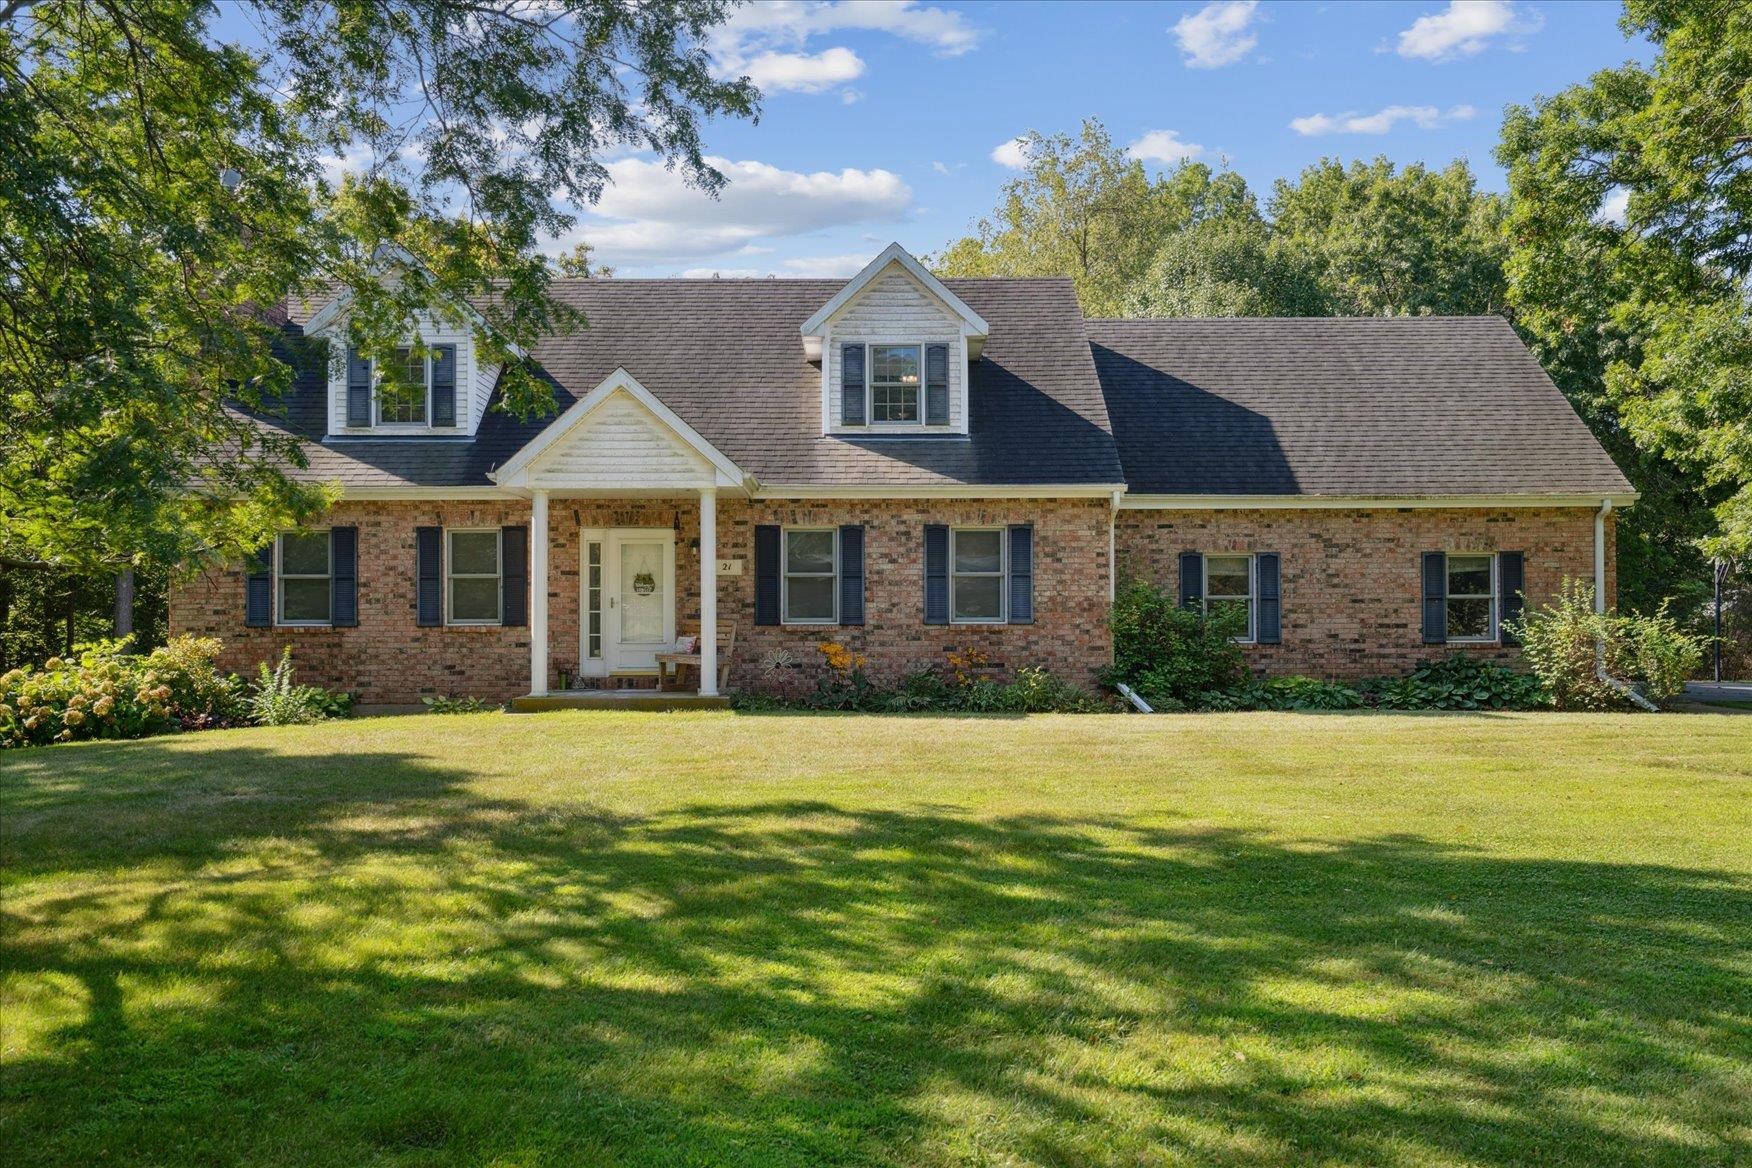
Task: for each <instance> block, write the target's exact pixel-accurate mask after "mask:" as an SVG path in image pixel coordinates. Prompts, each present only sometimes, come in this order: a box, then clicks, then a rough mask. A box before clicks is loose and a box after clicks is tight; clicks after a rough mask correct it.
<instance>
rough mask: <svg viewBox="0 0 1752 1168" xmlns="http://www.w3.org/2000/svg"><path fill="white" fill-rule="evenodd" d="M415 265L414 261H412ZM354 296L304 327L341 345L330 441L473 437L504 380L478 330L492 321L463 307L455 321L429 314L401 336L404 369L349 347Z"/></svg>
mask: <svg viewBox="0 0 1752 1168" xmlns="http://www.w3.org/2000/svg"><path fill="white" fill-rule="evenodd" d="M409 262H412V261H411V260H410V261H409ZM350 302H351V297H350V296H349V295H348V294H347V293H344V292H343V293H342V294H341V295H339V296H337V297H336V298H335V299H333V300H331V301H330V302H329V303H328V304H327V305H325V306H324V307H323V308H322V310H321V311H319V312H318V313H317V314H316V315H315V316H313V317H311V319H310V321H309V323H308V324H306V325H305V326H304V333H305V335H306V336H309V337H322V338H326V339H327V340H329V341H330V342H331V343H332V345H333V346H334V347H333V349H332V351H331V354H330V360H329V367H328V397H327V401H328V427H327V431H328V437H330V438H456V437H472V436H473V435H474V433H475V431H476V430H478V429H479V428H480V424H481V417H482V415H484V414H485V413H486V409H487V399H488V398H489V397H490V396H491V395H492V392H493V386H494V385H495V384H496V383H497V382H498V379H499V364H498V362H496V361H490V360H486V359H485V358H484V355H482V354H481V353H480V352H479V347H478V346H477V345H476V343H475V330H476V329H482V328H486V327H488V326H487V323H486V320H485V319H484V318H483V317H481V315H480V314H479V313H477V312H476V311H475V310H474V309H472V308H469V307H467V306H463V307H462V308H461V309H460V311H459V312H457V313H456V314H454V315H455V316H456V317H459V318H460V319H449V318H448V317H446V316H441V315H439V314H436V313H429V312H422V313H420V314H418V315H417V316H416V318H415V322H414V330H413V331H412V332H410V333H408V334H406V335H404V336H403V338H402V346H401V347H400V348H399V349H398V350H397V354H396V358H395V361H396V362H397V369H396V370H394V371H393V372H392V371H391V370H390V369H388V368H386V367H384V365H383V363H379V362H373V361H371V360H368V359H366V358H364V357H361V356H360V355H359V354H358V353H356V352H354V351H353V350H352V349H350V348H347V347H346V339H347V327H346V326H347V311H348V307H349V304H350Z"/></svg>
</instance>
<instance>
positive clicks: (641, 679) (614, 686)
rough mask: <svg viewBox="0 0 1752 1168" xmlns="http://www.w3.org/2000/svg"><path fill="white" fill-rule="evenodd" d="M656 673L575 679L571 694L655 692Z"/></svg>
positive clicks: (617, 674) (618, 674) (619, 674)
mask: <svg viewBox="0 0 1752 1168" xmlns="http://www.w3.org/2000/svg"><path fill="white" fill-rule="evenodd" d="M656 688H657V675H656V674H655V673H615V674H610V675H609V676H608V677H575V678H573V679H572V688H571V689H570V690H568V691H567V692H569V693H580V692H582V693H601V692H613V691H618V690H647V691H649V690H655V689H656Z"/></svg>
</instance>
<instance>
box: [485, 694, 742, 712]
mask: <svg viewBox="0 0 1752 1168" xmlns="http://www.w3.org/2000/svg"><path fill="white" fill-rule="evenodd" d="M729 705H730V699H729V698H727V697H724V696H723V695H722V694H715V695H713V696H712V697H702V696H700V695H699V694H697V693H694V692H692V691H691V690H658V689H656V688H651V689H597V690H588V689H574V690H566V691H565V692H563V693H546V694H525V695H524V696H522V697H520V698H512V699H511V709H512V711H513V712H515V713H519V714H536V713H540V712H542V711H544V710H722V709H727V708H729Z"/></svg>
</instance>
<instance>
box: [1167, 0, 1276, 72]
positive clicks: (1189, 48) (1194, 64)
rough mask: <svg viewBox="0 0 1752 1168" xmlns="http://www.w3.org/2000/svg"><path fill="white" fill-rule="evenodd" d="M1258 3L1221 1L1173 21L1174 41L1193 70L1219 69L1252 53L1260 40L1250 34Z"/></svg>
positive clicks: (1243, 0)
mask: <svg viewBox="0 0 1752 1168" xmlns="http://www.w3.org/2000/svg"><path fill="white" fill-rule="evenodd" d="M1258 8H1259V0H1220V2H1219V3H1216V4H1207V5H1205V6H1204V7H1203V8H1200V9H1199V10H1198V11H1197V12H1194V13H1192V14H1190V15H1188V16H1182V17H1181V18H1180V19H1179V20H1177V21H1175V22H1174V28H1173V29H1172V30H1171V31H1172V32H1173V33H1174V39H1175V40H1176V41H1178V42H1179V43H1180V50H1181V52H1183V53H1185V54H1186V64H1187V65H1188V66H1190V67H1191V68H1194V69H1220V68H1221V67H1223V66H1224V65H1233V64H1234V63H1235V62H1236V61H1239V60H1240V59H1241V58H1242V57H1245V56H1246V55H1247V54H1248V53H1250V52H1252V51H1253V46H1254V45H1257V44H1258V43H1259V38H1258V37H1257V36H1254V35H1253V34H1252V33H1251V32H1249V31H1247V30H1248V27H1249V26H1250V25H1252V23H1253V18H1254V16H1255V15H1256V13H1257V10H1258Z"/></svg>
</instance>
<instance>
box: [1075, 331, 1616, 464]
mask: <svg viewBox="0 0 1752 1168" xmlns="http://www.w3.org/2000/svg"><path fill="white" fill-rule="evenodd" d="M1085 327H1086V330H1087V332H1088V335H1089V340H1090V344H1091V345H1092V346H1093V350H1094V354H1095V367H1096V369H1097V370H1098V371H1099V373H1100V377H1101V383H1102V387H1103V389H1104V391H1105V393H1106V396H1107V410H1108V415H1109V417H1110V418H1111V419H1112V421H1113V430H1114V435H1115V438H1116V439H1117V441H1118V443H1119V452H1120V459H1121V461H1122V462H1123V464H1124V466H1125V476H1126V483H1127V485H1128V487H1129V489H1130V490H1131V491H1132V492H1134V493H1138V494H1164V495H1179V494H1238V495H1297V494H1301V495H1370V496H1379V495H1474V494H1478V495H1509V494H1577V495H1583V494H1586V495H1605V494H1624V493H1627V492H1629V491H1630V489H1631V488H1630V484H1629V483H1628V482H1626V481H1625V478H1624V475H1623V474H1622V473H1621V472H1620V471H1619V469H1618V467H1617V466H1616V465H1614V463H1613V461H1612V459H1611V457H1610V456H1608V455H1607V453H1606V452H1605V450H1603V449H1602V448H1601V446H1600V444H1599V443H1598V442H1597V441H1596V440H1595V439H1594V436H1593V434H1592V433H1590V432H1589V430H1588V427H1587V425H1586V424H1585V423H1583V421H1582V420H1581V418H1579V417H1578V416H1577V415H1576V412H1575V410H1574V409H1573V408H1571V406H1570V404H1569V402H1568V401H1567V400H1566V399H1565V398H1564V396H1563V394H1562V393H1561V392H1560V391H1559V390H1558V388H1557V387H1556V386H1555V385H1554V384H1552V382H1551V379H1550V378H1549V377H1547V376H1546V375H1545V372H1544V370H1542V369H1541V368H1540V366H1539V362H1538V361H1537V360H1536V359H1535V358H1534V357H1533V354H1532V353H1530V352H1529V351H1528V350H1527V348H1526V346H1525V345H1523V344H1522V343H1521V340H1520V338H1519V337H1518V336H1516V335H1515V331H1514V329H1513V328H1511V327H1510V326H1509V324H1508V322H1507V321H1505V320H1503V319H1502V318H1500V317H1494V316H1481V317H1429V316H1424V317H1392V318H1381V317H1343V318H1297V319H1286V318H1270V319H1221V320H1218V319H1199V320H1186V319H1176V320H1091V321H1088V322H1087V323H1086V325H1085Z"/></svg>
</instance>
